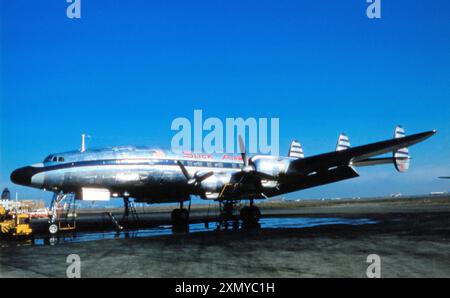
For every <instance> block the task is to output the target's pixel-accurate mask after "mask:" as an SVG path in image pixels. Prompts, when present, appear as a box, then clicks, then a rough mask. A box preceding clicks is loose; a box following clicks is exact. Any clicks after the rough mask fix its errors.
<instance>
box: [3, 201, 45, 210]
mask: <svg viewBox="0 0 450 298" xmlns="http://www.w3.org/2000/svg"><path fill="white" fill-rule="evenodd" d="M0 206H2V207H3V208H5V209H6V210H8V211H9V210H20V211H27V212H28V211H33V210H37V209H42V208H45V202H44V201H34V200H20V201H13V200H3V199H2V200H0Z"/></svg>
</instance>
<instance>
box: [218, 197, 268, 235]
mask: <svg viewBox="0 0 450 298" xmlns="http://www.w3.org/2000/svg"><path fill="white" fill-rule="evenodd" d="M237 210H239V204H238V203H236V201H223V202H220V216H219V222H218V225H217V229H221V228H224V229H225V230H227V229H228V227H229V226H230V225H232V226H233V228H234V229H238V228H239V219H240V220H241V221H242V225H241V227H242V229H257V228H260V224H259V219H260V218H261V211H260V210H259V208H258V207H256V206H255V205H254V204H253V200H250V205H249V206H244V207H242V208H241V209H240V212H239V215H236V211H237Z"/></svg>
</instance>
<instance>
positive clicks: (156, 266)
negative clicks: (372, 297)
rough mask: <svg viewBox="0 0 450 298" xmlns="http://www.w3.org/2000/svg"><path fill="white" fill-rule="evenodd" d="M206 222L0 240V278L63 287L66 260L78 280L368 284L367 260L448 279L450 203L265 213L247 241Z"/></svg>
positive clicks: (358, 204)
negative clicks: (178, 228) (75, 266)
mask: <svg viewBox="0 0 450 298" xmlns="http://www.w3.org/2000/svg"><path fill="white" fill-rule="evenodd" d="M205 212H206V211H205V210H204V209H202V208H199V210H194V211H193V215H194V216H193V222H192V224H191V232H189V233H182V234H172V233H171V232H170V227H169V226H165V224H166V223H167V222H166V221H167V219H168V218H169V212H168V210H162V209H161V210H158V212H155V213H154V214H151V213H149V214H147V215H145V216H142V217H143V218H146V222H147V225H148V226H147V227H146V229H142V230H139V231H137V232H134V234H133V232H130V234H127V233H121V234H116V235H115V236H112V237H106V236H102V235H114V233H113V232H106V231H105V232H100V231H96V232H93V231H92V232H91V233H90V232H88V231H85V232H80V235H78V236H77V237H74V238H72V239H75V240H74V241H70V240H67V239H66V240H65V241H60V242H59V243H57V244H56V245H53V246H51V245H45V244H44V242H42V243H40V242H39V241H36V239H35V242H34V244H33V242H32V241H11V240H4V239H2V240H0V277H66V270H67V268H68V267H67V266H69V264H68V263H67V262H66V261H67V257H68V256H69V255H71V254H77V255H78V256H79V257H80V259H81V277H223V278H225V277H362V278H364V277H366V271H367V268H368V266H369V265H370V263H368V262H367V257H368V256H369V255H371V254H377V255H378V256H379V257H380V259H381V277H450V241H449V240H450V198H448V197H440V198H433V197H416V198H414V199H389V198H387V199H385V200H382V199H380V200H351V201H339V202H334V201H333V202H330V201H326V202H304V203H302V202H298V203H297V202H295V203H288V204H286V203H279V204H275V203H274V204H273V205H272V204H267V203H266V204H263V206H262V213H263V215H264V216H265V218H263V219H262V227H261V229H257V230H251V231H244V230H232V229H231V230H226V231H225V230H220V231H216V230H215V229H214V227H215V226H212V227H210V228H209V229H206V228H204V227H203V223H202V222H203V221H204V220H205V219H213V218H211V217H210V216H209V213H208V212H206V213H205ZM205 214H206V215H207V217H205ZM84 216H88V215H86V214H85V215H84ZM89 216H90V218H91V220H93V218H95V215H94V214H92V213H90V215H89ZM89 216H88V217H89ZM82 217H83V216H81V215H80V219H81V218H82ZM98 218H99V217H98V216H97V219H98ZM152 222H153V227H151V226H152ZM149 231H153V234H152V233H150V232H149Z"/></svg>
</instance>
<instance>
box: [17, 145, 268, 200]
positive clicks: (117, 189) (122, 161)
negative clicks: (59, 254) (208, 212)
mask: <svg viewBox="0 0 450 298" xmlns="http://www.w3.org/2000/svg"><path fill="white" fill-rule="evenodd" d="M177 161H180V162H182V163H183V165H184V166H185V167H186V169H187V170H188V172H189V174H190V175H192V176H193V175H195V174H196V173H201V172H202V171H214V173H215V175H213V176H212V177H209V178H208V179H206V180H205V181H203V182H202V186H203V189H206V190H207V191H209V193H210V194H218V193H219V192H220V191H221V190H222V189H223V186H224V185H226V184H227V183H230V182H232V181H231V180H232V176H233V173H236V172H239V171H241V168H242V166H243V161H242V158H241V156H238V155H230V154H221V155H212V154H194V153H190V152H182V153H179V154H175V153H172V152H170V151H167V150H160V149H154V148H148V147H135V146H127V147H112V148H105V149H92V150H86V151H85V152H80V151H70V152H64V153H57V154H51V155H49V156H48V157H46V158H45V159H44V161H43V162H41V163H37V164H33V165H31V166H27V167H24V168H20V169H17V170H16V171H14V172H13V173H12V174H11V180H12V181H13V182H14V183H17V184H22V185H26V186H32V187H35V188H40V189H45V190H49V191H54V192H59V191H63V192H74V193H79V191H80V190H81V189H82V188H102V189H108V190H109V191H110V192H111V196H112V197H122V196H125V195H126V196H130V197H134V198H135V199H136V200H137V201H145V202H149V203H160V202H179V201H183V200H188V199H189V196H190V195H201V194H202V193H199V192H198V191H197V189H196V188H193V187H191V186H190V185H188V184H187V183H186V177H185V176H184V175H183V173H182V171H181V169H180V167H179V165H178V164H177ZM260 192H261V190H251V189H250V190H248V192H246V193H245V194H246V195H249V194H250V195H252V193H254V194H253V195H252V196H253V197H255V196H257V195H258V194H259V193H260ZM243 194H244V193H243ZM212 197H213V198H214V197H215V196H212ZM236 199H238V198H236Z"/></svg>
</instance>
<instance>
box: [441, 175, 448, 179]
mask: <svg viewBox="0 0 450 298" xmlns="http://www.w3.org/2000/svg"><path fill="white" fill-rule="evenodd" d="M439 179H450V176H442V177H439Z"/></svg>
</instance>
